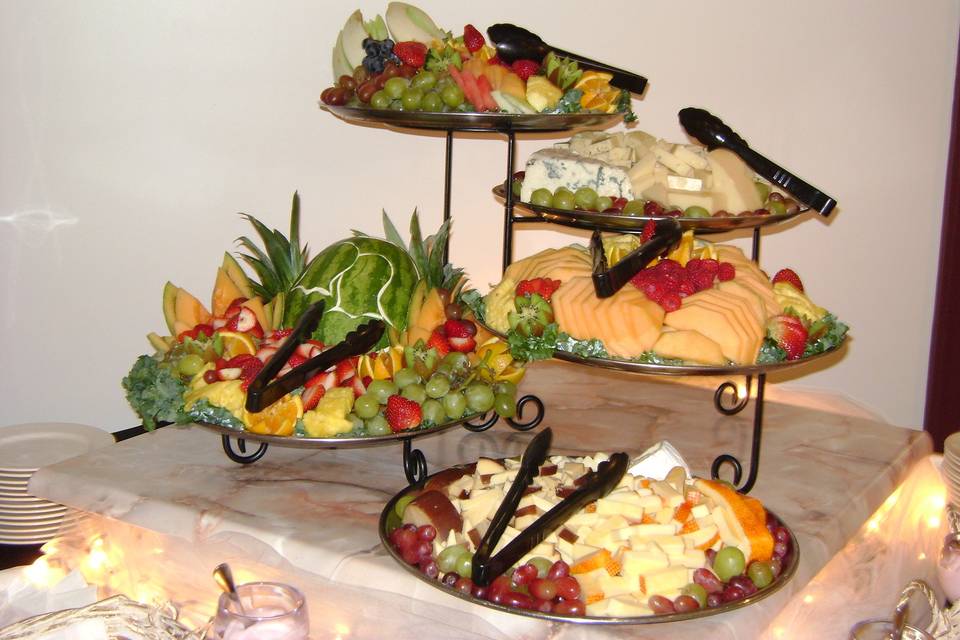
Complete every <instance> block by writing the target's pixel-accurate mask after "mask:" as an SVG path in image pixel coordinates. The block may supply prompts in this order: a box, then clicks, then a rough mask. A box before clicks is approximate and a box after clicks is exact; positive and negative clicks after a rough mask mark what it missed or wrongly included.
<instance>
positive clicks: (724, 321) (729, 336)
mask: <svg viewBox="0 0 960 640" xmlns="http://www.w3.org/2000/svg"><path fill="white" fill-rule="evenodd" d="M663 324H664V325H666V326H668V327H670V328H672V329H676V330H678V331H684V330H685V331H698V332H700V333H702V334H703V335H705V336H706V337H708V338H710V339H711V340H713V341H714V342H716V343H717V344H718V345H720V351H721V353H722V354H723V356H724V357H725V358H726V359H727V360H730V361H732V362H734V363H736V364H743V357H744V356H743V353H744V336H743V335H742V334H741V329H739V328H738V327H737V326H736V325H734V324H733V319H732V317H731V315H730V314H729V312H725V311H724V310H723V309H721V308H719V307H713V306H712V305H696V304H687V300H686V299H685V300H684V303H683V305H681V307H680V308H679V309H677V310H676V311H672V312H670V313H668V314H667V315H666V316H664V318H663Z"/></svg>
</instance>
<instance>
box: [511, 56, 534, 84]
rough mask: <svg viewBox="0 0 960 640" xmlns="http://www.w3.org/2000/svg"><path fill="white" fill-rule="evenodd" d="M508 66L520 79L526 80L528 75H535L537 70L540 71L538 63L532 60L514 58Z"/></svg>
mask: <svg viewBox="0 0 960 640" xmlns="http://www.w3.org/2000/svg"><path fill="white" fill-rule="evenodd" d="M510 68H511V69H513V72H514V73H515V74H517V75H518V76H520V79H521V80H523V81H524V82H526V81H527V78H529V77H530V76H535V75H537V71H540V64H539V63H537V62H534V61H533V60H514V61H513V64H512V65H510Z"/></svg>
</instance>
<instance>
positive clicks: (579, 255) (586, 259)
mask: <svg viewBox="0 0 960 640" xmlns="http://www.w3.org/2000/svg"><path fill="white" fill-rule="evenodd" d="M592 269H593V266H592V263H591V259H590V254H589V253H588V252H586V251H584V250H583V249H581V248H576V247H564V248H563V249H546V250H545V251H541V252H540V253H536V254H534V255H532V256H530V257H528V258H524V259H522V260H518V261H517V262H515V263H513V264H512V265H510V266H509V267H508V268H507V271H506V273H504V278H507V277H509V278H511V279H513V280H514V281H515V282H520V281H521V280H530V279H531V278H552V279H554V280H559V281H561V282H563V281H564V280H567V279H568V278H572V277H576V276H579V275H587V274H589V273H590V272H591V271H592Z"/></svg>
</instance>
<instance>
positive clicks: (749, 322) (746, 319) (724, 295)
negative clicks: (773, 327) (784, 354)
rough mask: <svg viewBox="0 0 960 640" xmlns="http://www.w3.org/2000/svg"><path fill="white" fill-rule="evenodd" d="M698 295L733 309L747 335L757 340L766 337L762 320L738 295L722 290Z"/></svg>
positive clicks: (711, 290) (708, 290)
mask: <svg viewBox="0 0 960 640" xmlns="http://www.w3.org/2000/svg"><path fill="white" fill-rule="evenodd" d="M696 295H698V296H701V295H702V296H703V299H704V300H708V301H710V302H713V303H715V304H717V305H718V306H724V307H727V308H729V309H732V310H733V312H734V314H735V315H736V316H737V319H738V320H739V321H740V324H741V326H743V328H744V329H745V330H746V331H747V334H748V335H749V336H750V337H752V338H753V339H755V340H758V341H759V340H762V339H763V335H764V325H763V324H762V323H761V322H760V320H759V319H758V318H757V316H755V315H754V314H753V312H752V311H751V310H750V306H749V305H748V304H747V302H746V301H745V300H744V299H743V298H741V297H739V296H736V295H731V294H730V293H728V292H726V291H721V290H720V289H716V288H714V289H706V290H704V291H700V292H699V293H697V294H696Z"/></svg>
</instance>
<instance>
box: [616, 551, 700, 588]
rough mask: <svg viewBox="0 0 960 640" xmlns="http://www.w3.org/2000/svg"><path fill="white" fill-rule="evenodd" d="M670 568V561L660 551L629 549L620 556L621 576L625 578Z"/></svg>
mask: <svg viewBox="0 0 960 640" xmlns="http://www.w3.org/2000/svg"><path fill="white" fill-rule="evenodd" d="M669 566H670V559H669V558H668V557H667V554H665V553H664V552H663V551H660V550H659V549H654V548H650V549H647V550H644V551H634V550H632V549H628V550H626V551H624V552H623V553H622V554H620V574H621V575H625V576H641V575H645V574H647V573H650V572H651V571H656V570H659V569H664V568H666V567H669ZM684 584H686V583H684Z"/></svg>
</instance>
